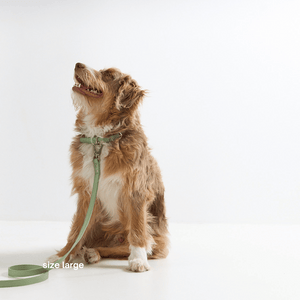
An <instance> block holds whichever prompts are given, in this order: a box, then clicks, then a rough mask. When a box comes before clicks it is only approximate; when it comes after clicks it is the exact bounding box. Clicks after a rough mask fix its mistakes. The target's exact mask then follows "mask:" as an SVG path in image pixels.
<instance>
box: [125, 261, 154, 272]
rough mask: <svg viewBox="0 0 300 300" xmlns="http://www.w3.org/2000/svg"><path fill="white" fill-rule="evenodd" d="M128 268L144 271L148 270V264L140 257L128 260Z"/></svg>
mask: <svg viewBox="0 0 300 300" xmlns="http://www.w3.org/2000/svg"><path fill="white" fill-rule="evenodd" d="M128 262H129V269H130V271H132V272H145V271H149V270H150V265H149V264H148V262H145V261H144V260H143V259H141V258H135V259H132V260H129V261H128Z"/></svg>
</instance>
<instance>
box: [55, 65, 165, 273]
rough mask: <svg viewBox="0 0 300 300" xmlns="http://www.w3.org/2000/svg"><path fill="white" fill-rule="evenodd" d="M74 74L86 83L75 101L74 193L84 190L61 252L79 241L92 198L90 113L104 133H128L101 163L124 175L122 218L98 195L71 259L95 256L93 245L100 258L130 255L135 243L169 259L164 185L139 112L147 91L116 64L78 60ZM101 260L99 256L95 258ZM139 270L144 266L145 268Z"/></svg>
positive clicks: (76, 91) (108, 171) (150, 254)
mask: <svg viewBox="0 0 300 300" xmlns="http://www.w3.org/2000/svg"><path fill="white" fill-rule="evenodd" d="M74 79H75V82H76V83H81V84H82V85H84V88H83V89H82V90H79V88H78V87H73V91H74V95H73V100H74V105H75V107H76V108H77V109H78V110H79V111H78V114H77V120H76V123H75V125H76V131H77V132H78V135H77V136H75V138H74V140H73V142H72V145H71V149H70V150H71V164H72V168H73V173H72V181H73V191H72V192H73V194H77V195H78V203H77V211H76V213H75V215H74V217H73V222H72V226H71V231H70V233H69V236H68V241H67V244H66V246H65V247H64V248H63V249H61V250H60V251H59V252H58V254H57V255H58V256H59V257H62V256H63V255H65V254H66V253H67V252H68V251H69V250H70V248H71V246H72V245H73V243H74V242H75V240H76V238H77V236H78V233H79V231H80V229H81V227H82V224H83V221H84V218H85V215H86V211H87V208H88V205H89V201H90V195H91V188H92V187H91V185H90V184H89V182H88V180H87V179H86V178H84V176H83V175H82V174H83V172H82V169H83V168H84V164H83V162H84V155H85V153H84V152H83V151H82V148H81V147H82V144H81V143H80V137H82V136H83V129H82V128H84V126H86V123H85V120H86V117H87V116H88V117H89V120H90V122H91V124H93V126H94V127H95V128H108V129H106V130H104V137H109V136H112V135H114V134H116V133H122V137H121V138H120V139H117V140H116V141H113V142H111V143H110V144H109V145H108V155H107V156H106V157H105V158H103V159H102V160H101V164H102V163H104V169H103V171H102V174H101V176H103V178H107V177H108V176H113V175H115V174H118V176H120V178H121V179H122V186H121V188H120V193H119V198H118V218H117V220H116V221H111V218H110V216H109V214H108V213H107V211H105V209H104V207H103V205H102V203H101V199H98V201H96V203H95V208H94V211H93V214H92V217H91V220H90V223H89V225H88V228H87V230H86V233H85V235H84V236H83V238H82V239H81V241H80V242H79V243H78V245H77V246H76V247H75V248H74V249H73V251H72V253H71V254H72V255H71V256H70V255H69V257H68V258H67V259H66V262H67V261H69V260H70V258H73V257H74V256H76V255H77V254H80V253H81V254H82V255H83V257H84V258H85V259H86V261H89V252H88V251H87V249H91V248H93V249H94V250H95V251H94V252H96V253H97V255H98V254H99V259H100V256H101V257H113V258H124V257H128V256H129V255H130V248H129V246H130V245H131V246H135V247H143V248H145V249H147V252H148V258H165V257H166V256H167V254H168V245H169V239H168V229H167V219H166V215H165V214H166V210H165V203H164V185H163V182H162V177H161V172H160V169H159V167H158V165H157V162H156V161H155V159H154V158H153V157H152V155H151V153H150V150H149V147H148V144H147V138H146V136H145V134H144V131H143V129H142V126H141V124H140V118H139V114H138V111H137V109H138V106H139V104H140V103H141V101H142V100H143V98H144V96H145V93H146V92H145V91H144V90H142V89H141V88H140V87H139V85H138V84H137V82H136V81H135V80H133V79H132V78H131V77H130V76H129V75H125V74H123V73H121V72H120V71H119V70H118V69H114V68H111V69H105V70H100V71H96V70H93V69H90V68H87V67H86V66H85V65H83V64H80V63H77V64H76V67H75V76H74ZM86 87H90V88H92V89H94V90H97V94H96V93H95V91H94V95H93V94H92V93H90V92H89V91H88V90H86ZM89 146H90V147H93V146H92V145H89ZM97 255H96V256H97ZM94 256H95V255H94ZM99 259H97V258H96V259H95V261H98V260H99ZM133 271H144V269H143V267H142V268H138V269H137V270H133Z"/></svg>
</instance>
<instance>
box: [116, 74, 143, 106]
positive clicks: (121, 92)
mask: <svg viewBox="0 0 300 300" xmlns="http://www.w3.org/2000/svg"><path fill="white" fill-rule="evenodd" d="M145 94H146V91H145V90H142V89H141V88H140V86H139V85H138V84H137V83H136V81H135V80H133V79H132V78H131V77H130V76H128V75H127V76H125V77H123V78H121V79H120V80H119V88H118V92H117V96H116V107H117V109H118V110H121V109H122V108H130V107H137V106H138V105H139V103H140V102H141V101H142V100H143V98H144V96H145Z"/></svg>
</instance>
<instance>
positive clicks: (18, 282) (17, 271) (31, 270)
mask: <svg viewBox="0 0 300 300" xmlns="http://www.w3.org/2000/svg"><path fill="white" fill-rule="evenodd" d="M121 136H122V134H121V133H118V134H115V135H112V136H111V137H109V138H101V137H93V138H80V142H81V143H87V144H92V145H93V146H94V159H93V162H94V170H95V176H94V183H93V190H92V195H91V200H90V204H89V207H88V210H87V213H86V216H85V219H84V222H83V225H82V227H81V230H80V232H79V234H78V237H77V239H76V241H75V243H74V244H73V246H72V248H71V249H70V250H69V252H68V253H66V254H65V255H64V256H63V257H61V258H59V259H58V260H56V261H55V262H54V263H53V266H54V265H55V264H57V263H59V264H60V263H61V262H62V261H64V260H65V258H66V257H67V256H68V255H69V254H70V252H71V251H72V250H73V249H74V247H75V246H76V245H77V244H78V242H79V241H80V240H81V238H82V236H83V234H84V232H85V230H86V228H87V226H88V224H89V222H90V219H91V216H92V212H93V208H94V204H95V201H96V196H97V191H98V184H99V178H100V155H101V151H102V148H103V144H104V143H109V142H112V141H114V140H115V139H117V138H119V137H121ZM96 145H100V149H99V150H98V151H96ZM53 268H54V267H53ZM53 268H44V267H42V266H39V265H15V266H11V267H9V268H8V276H10V277H28V276H34V275H36V276H34V277H28V278H22V279H15V280H0V288H4V287H15V286H24V285H29V284H34V283H38V282H42V281H45V280H46V279H48V277H49V271H50V270H52V269H53Z"/></svg>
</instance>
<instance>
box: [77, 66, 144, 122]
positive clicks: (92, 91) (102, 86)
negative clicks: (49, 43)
mask: <svg viewBox="0 0 300 300" xmlns="http://www.w3.org/2000/svg"><path fill="white" fill-rule="evenodd" d="M74 81H75V85H74V86H73V88H72V90H73V92H72V98H73V103H74V105H75V108H76V109H82V111H83V112H84V113H85V114H93V115H94V116H95V118H96V119H97V120H96V123H97V124H99V125H100V124H101V123H102V124H105V123H106V124H107V123H116V122H120V121H122V118H126V117H128V116H129V115H132V114H133V112H134V111H135V110H136V109H137V107H138V105H139V104H140V103H141V101H142V99H143V97H144V96H145V94H146V91H145V90H142V89H141V88H140V86H139V85H138V84H137V82H136V81H135V80H134V79H132V78H131V77H130V76H129V75H126V74H123V73H122V72H120V70H118V69H115V68H110V69H104V70H100V71H96V70H94V69H91V68H89V67H87V66H85V65H84V64H81V63H77V64H76V65H75V70H74Z"/></svg>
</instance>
